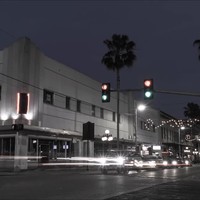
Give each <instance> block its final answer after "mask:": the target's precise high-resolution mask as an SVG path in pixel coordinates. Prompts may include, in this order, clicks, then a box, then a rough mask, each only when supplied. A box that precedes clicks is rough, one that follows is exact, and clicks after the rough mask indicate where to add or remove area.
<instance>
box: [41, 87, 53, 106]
mask: <svg viewBox="0 0 200 200" xmlns="http://www.w3.org/2000/svg"><path fill="white" fill-rule="evenodd" d="M43 101H44V103H48V104H53V92H51V91H48V90H44V97H43Z"/></svg>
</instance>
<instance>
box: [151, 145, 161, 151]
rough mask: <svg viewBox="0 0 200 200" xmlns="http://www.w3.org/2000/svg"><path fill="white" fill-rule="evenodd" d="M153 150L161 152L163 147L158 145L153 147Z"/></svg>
mask: <svg viewBox="0 0 200 200" xmlns="http://www.w3.org/2000/svg"><path fill="white" fill-rule="evenodd" d="M153 150H157V151H160V150H161V146H159V145H157V146H153Z"/></svg>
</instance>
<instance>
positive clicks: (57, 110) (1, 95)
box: [0, 38, 161, 169]
mask: <svg viewBox="0 0 200 200" xmlns="http://www.w3.org/2000/svg"><path fill="white" fill-rule="evenodd" d="M116 103H117V100H116V94H115V92H112V93H111V101H110V103H102V102H101V83H100V82H97V81H96V80H94V79H91V78H90V77H88V76H86V75H84V74H81V73H80V72H78V71H75V70H74V69H72V68H69V67H67V66H65V65H64V64H62V63H59V62H57V61H56V60H53V59H51V58H49V57H47V56H46V55H44V54H43V52H42V51H41V50H40V49H39V48H38V47H37V46H36V45H35V44H34V43H32V42H31V40H30V39H28V38H21V39H19V40H17V41H16V42H14V43H13V44H11V45H10V46H8V47H6V48H4V49H3V50H1V51H0V123H1V126H0V155H3V156H6V155H7V156H15V159H13V160H9V164H10V166H11V167H13V168H15V169H27V168H29V167H30V164H31V163H34V162H30V161H35V163H36V165H37V163H38V162H39V159H38V156H39V157H43V158H46V161H48V160H51V159H57V158H58V157H64V158H66V157H71V156H96V155H99V154H101V153H102V151H103V150H104V149H103V148H105V149H106V150H107V149H109V148H115V149H116V147H117V145H116V143H117V139H116V138H117V130H116V127H117V125H116V119H117V116H116ZM136 103H137V102H136V101H135V100H134V96H133V94H132V93H131V92H126V93H125V92H124V93H123V92H121V93H120V149H131V148H133V147H134V145H135V136H137V143H138V144H155V145H157V144H161V137H160V133H159V131H158V130H156V129H155V125H153V126H151V127H147V126H146V125H145V124H146V120H147V119H148V118H149V117H150V116H151V118H152V117H153V118H154V119H155V121H157V123H159V120H160V113H159V111H157V110H153V109H152V108H149V109H148V112H147V111H144V113H140V112H138V113H137V128H135V122H136V119H135V117H136V116H135V109H136V107H135V105H136ZM24 113H26V114H24ZM145 113H146V114H145ZM87 122H91V123H92V124H94V133H91V135H90V138H89V139H90V140H88V141H87V140H83V124H85V123H87ZM149 128H150V129H149ZM107 129H108V130H109V131H110V134H111V135H112V136H113V138H114V140H113V141H110V142H103V141H102V140H101V138H102V136H103V135H104V134H105V130H107ZM135 131H137V132H136V133H135ZM31 158H32V159H31ZM7 164H8V162H7V161H6V160H5V162H2V165H1V166H4V165H7Z"/></svg>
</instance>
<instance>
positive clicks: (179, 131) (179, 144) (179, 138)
mask: <svg viewBox="0 0 200 200" xmlns="http://www.w3.org/2000/svg"><path fill="white" fill-rule="evenodd" d="M184 129H185V126H181V127H180V128H179V129H178V154H179V157H181V130H184Z"/></svg>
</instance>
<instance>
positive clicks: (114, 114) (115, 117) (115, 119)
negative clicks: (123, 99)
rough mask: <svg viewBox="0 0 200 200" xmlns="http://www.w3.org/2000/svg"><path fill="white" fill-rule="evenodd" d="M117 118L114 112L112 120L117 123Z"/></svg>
mask: <svg viewBox="0 0 200 200" xmlns="http://www.w3.org/2000/svg"><path fill="white" fill-rule="evenodd" d="M115 118H116V117H115V112H113V114H112V120H113V122H115V120H116V119H115Z"/></svg>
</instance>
